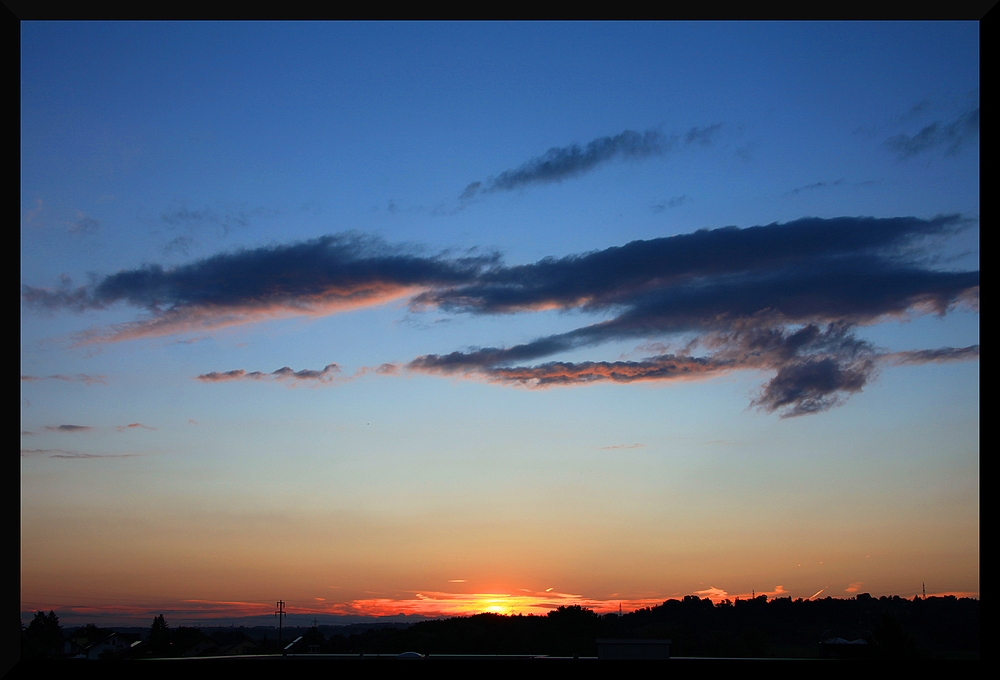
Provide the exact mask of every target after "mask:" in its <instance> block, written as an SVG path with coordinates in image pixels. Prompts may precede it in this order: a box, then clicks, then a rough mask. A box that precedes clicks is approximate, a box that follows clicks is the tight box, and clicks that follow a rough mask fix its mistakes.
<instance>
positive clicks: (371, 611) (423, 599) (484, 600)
mask: <svg viewBox="0 0 1000 680" xmlns="http://www.w3.org/2000/svg"><path fill="white" fill-rule="evenodd" d="M660 604H663V598H643V599H621V600H618V599H613V600H610V599H609V600H598V599H593V598H587V597H583V596H582V595H572V594H569V593H557V592H541V593H533V592H530V591H521V592H498V593H441V592H423V593H414V595H413V597H412V598H400V599H396V598H370V599H359V600H352V601H351V602H347V603H342V604H332V605H330V606H329V607H326V608H324V609H322V610H317V611H322V612H323V613H327V614H341V615H344V614H353V615H356V616H357V615H360V616H396V615H399V614H406V615H408V616H410V615H413V614H419V615H421V616H469V615H472V614H483V613H491V614H504V615H511V614H539V615H545V614H547V613H548V612H550V611H553V610H554V609H557V608H559V607H566V606H572V605H579V606H581V607H586V608H587V609H592V610H594V611H595V612H598V613H601V614H603V613H607V612H616V611H618V608H619V605H620V606H621V607H622V608H623V609H625V610H627V611H632V610H634V609H640V608H643V607H655V606H657V605H660Z"/></svg>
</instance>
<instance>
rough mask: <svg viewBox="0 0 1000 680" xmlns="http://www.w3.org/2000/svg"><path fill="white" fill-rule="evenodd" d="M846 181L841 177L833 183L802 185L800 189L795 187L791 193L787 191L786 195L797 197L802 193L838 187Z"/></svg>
mask: <svg viewBox="0 0 1000 680" xmlns="http://www.w3.org/2000/svg"><path fill="white" fill-rule="evenodd" d="M846 181H847V180H845V179H844V178H843V177H841V178H840V179H838V180H835V181H833V182H813V183H812V184H804V185H802V186H800V187H796V188H794V189H792V190H791V191H789V192H788V193H789V194H791V195H793V196H795V195H798V194H800V193H802V192H803V191H814V190H816V189H827V188H829V187H839V186H841V185H842V184H844V183H845V182H846Z"/></svg>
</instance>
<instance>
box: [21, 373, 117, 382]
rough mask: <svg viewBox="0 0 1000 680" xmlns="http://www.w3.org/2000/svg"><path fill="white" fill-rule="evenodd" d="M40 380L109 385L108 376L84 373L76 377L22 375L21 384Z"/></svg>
mask: <svg viewBox="0 0 1000 680" xmlns="http://www.w3.org/2000/svg"><path fill="white" fill-rule="evenodd" d="M39 380H62V381H65V382H82V383H84V384H86V385H94V384H97V385H107V384H108V382H107V376H104V375H85V374H83V373H77V374H76V375H43V376H38V375H22V376H21V382H37V381H39Z"/></svg>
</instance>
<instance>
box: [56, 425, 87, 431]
mask: <svg viewBox="0 0 1000 680" xmlns="http://www.w3.org/2000/svg"><path fill="white" fill-rule="evenodd" d="M45 429H46V430H48V431H49V432H90V431H91V430H93V429H94V428H92V427H90V426H89V425H46V426H45Z"/></svg>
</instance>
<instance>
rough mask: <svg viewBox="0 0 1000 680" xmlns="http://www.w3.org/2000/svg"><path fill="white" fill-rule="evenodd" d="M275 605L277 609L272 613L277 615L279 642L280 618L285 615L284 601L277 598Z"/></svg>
mask: <svg viewBox="0 0 1000 680" xmlns="http://www.w3.org/2000/svg"><path fill="white" fill-rule="evenodd" d="M275 606H276V607H277V608H278V611H276V612H274V615H275V616H277V617H278V642H281V620H282V619H283V618H285V616H287V614H285V601H284V600H278V603H277V604H276V605H275Z"/></svg>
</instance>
